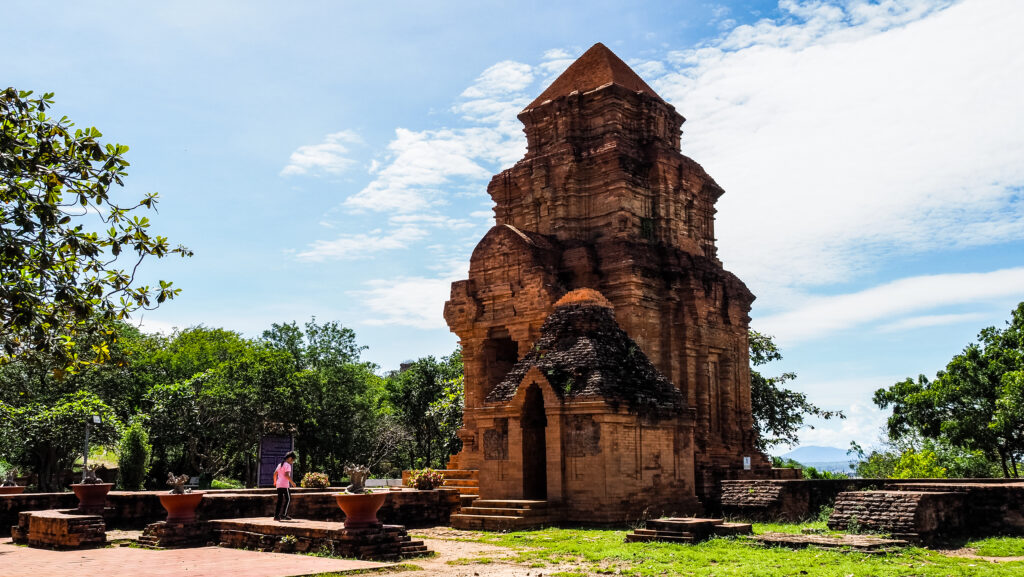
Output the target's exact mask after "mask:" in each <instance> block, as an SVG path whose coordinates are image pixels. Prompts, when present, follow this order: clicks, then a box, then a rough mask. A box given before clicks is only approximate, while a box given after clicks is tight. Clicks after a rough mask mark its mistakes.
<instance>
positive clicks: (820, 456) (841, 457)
mask: <svg viewBox="0 0 1024 577" xmlns="http://www.w3.org/2000/svg"><path fill="white" fill-rule="evenodd" d="M782 458H783V459H793V460H794V461H797V462H799V463H804V464H808V463H812V462H813V463H823V462H833V461H851V460H853V459H852V457H850V456H849V455H847V454H846V449H837V448H835V447H800V448H799V449H795V450H792V451H790V452H788V453H786V454H785V455H782Z"/></svg>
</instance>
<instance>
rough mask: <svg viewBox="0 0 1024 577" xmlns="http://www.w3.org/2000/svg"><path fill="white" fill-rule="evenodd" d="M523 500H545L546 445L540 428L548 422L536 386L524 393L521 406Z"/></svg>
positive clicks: (546, 494)
mask: <svg viewBox="0 0 1024 577" xmlns="http://www.w3.org/2000/svg"><path fill="white" fill-rule="evenodd" d="M521 422H522V424H523V498H524V499H538V500H546V499H547V498H548V460H547V453H548V451H547V442H546V440H545V437H544V428H545V427H547V424H548V420H547V417H545V416H544V395H543V394H542V393H541V390H540V387H539V386H537V383H533V384H531V385H530V386H529V388H527V389H526V401H525V402H524V403H523V414H522V419H521Z"/></svg>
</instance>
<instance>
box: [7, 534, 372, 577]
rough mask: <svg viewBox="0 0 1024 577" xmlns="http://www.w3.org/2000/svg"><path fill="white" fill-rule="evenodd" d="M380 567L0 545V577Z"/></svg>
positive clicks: (206, 552)
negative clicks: (51, 549) (58, 549)
mask: <svg viewBox="0 0 1024 577" xmlns="http://www.w3.org/2000/svg"><path fill="white" fill-rule="evenodd" d="M381 567H387V564H386V563H373V562H370V561H351V560H347V559H325V558H322V557H310V556H308V555H291V554H283V553H260V552H256V551H242V550H239V549H224V548H220V547H198V548H194V549H171V550H167V551H151V550H147V549H136V548H131V547H109V548H105V549H88V550H82V551H49V550H46V549H34V548H30V547H18V546H16V545H12V544H11V541H10V539H4V540H2V541H0V577H23V576H24V575H33V576H38V577H81V576H82V575H94V576H95V575H101V576H103V577H233V576H236V575H237V576H244V577H286V576H296V575H312V574H316V573H326V572H345V571H355V570H360V569H375V568H381Z"/></svg>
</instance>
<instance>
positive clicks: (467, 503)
mask: <svg viewBox="0 0 1024 577" xmlns="http://www.w3.org/2000/svg"><path fill="white" fill-rule="evenodd" d="M479 498H480V495H476V494H473V495H469V494H466V493H462V492H461V491H460V495H459V506H461V507H471V506H473V502H474V501H476V500H477V499H479Z"/></svg>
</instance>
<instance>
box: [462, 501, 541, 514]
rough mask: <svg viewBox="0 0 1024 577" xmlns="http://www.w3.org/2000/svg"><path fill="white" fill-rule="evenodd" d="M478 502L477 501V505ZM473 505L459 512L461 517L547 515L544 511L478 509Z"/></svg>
mask: <svg viewBox="0 0 1024 577" xmlns="http://www.w3.org/2000/svg"><path fill="white" fill-rule="evenodd" d="M479 502H480V501H477V504H479ZM477 504H474V505H473V506H472V507H464V508H463V509H462V511H460V513H461V514H463V515H485V516H488V515H489V516H494V515H500V516H503V517H537V516H539V515H547V511H546V510H545V509H508V508H505V507H480V506H478V505H477Z"/></svg>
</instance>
